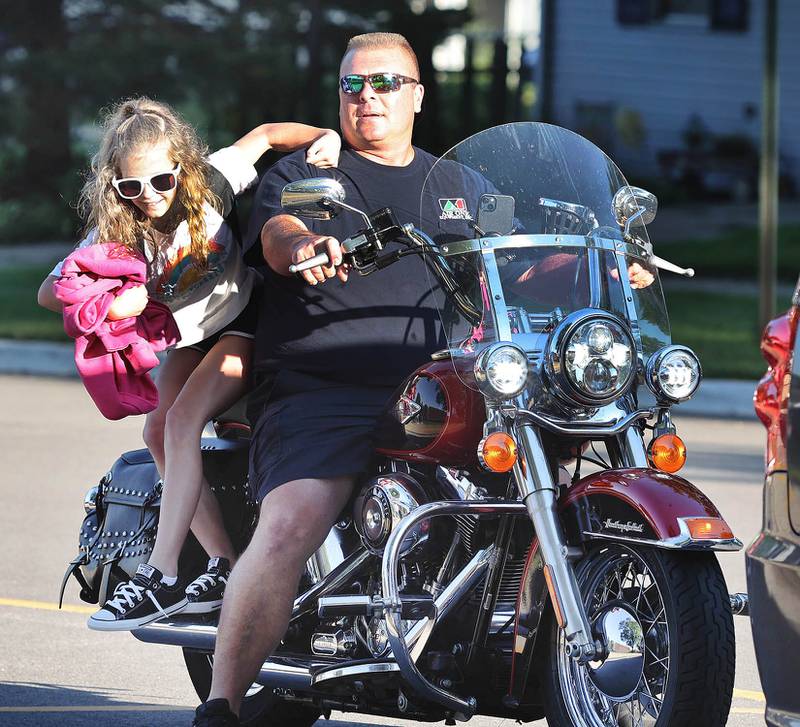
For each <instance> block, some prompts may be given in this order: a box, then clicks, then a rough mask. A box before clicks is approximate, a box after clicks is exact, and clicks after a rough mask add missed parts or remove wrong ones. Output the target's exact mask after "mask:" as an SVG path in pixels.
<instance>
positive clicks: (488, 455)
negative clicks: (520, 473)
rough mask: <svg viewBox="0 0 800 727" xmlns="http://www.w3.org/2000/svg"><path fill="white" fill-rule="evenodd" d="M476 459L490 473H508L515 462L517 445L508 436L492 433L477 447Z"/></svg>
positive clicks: (503, 433)
mask: <svg viewBox="0 0 800 727" xmlns="http://www.w3.org/2000/svg"><path fill="white" fill-rule="evenodd" d="M478 459H479V460H480V461H481V464H482V465H483V466H484V467H485V468H486V469H487V470H489V471H490V472H508V471H509V470H510V469H511V468H512V467H513V466H514V463H515V462H516V461H517V443H516V442H515V441H514V440H513V438H512V437H511V435H510V434H506V433H505V432H492V433H491V434H490V435H489V436H488V437H484V438H483V439H482V440H481V443H480V444H479V445H478Z"/></svg>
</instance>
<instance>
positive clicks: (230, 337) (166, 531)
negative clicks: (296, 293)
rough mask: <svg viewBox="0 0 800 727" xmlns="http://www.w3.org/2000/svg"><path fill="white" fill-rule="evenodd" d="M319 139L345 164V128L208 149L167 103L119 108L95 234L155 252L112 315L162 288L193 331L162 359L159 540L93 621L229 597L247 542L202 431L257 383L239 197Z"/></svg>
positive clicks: (112, 119) (327, 156)
mask: <svg viewBox="0 0 800 727" xmlns="http://www.w3.org/2000/svg"><path fill="white" fill-rule="evenodd" d="M305 146H307V147H308V152H307V155H306V158H307V160H308V161H309V162H310V163H312V164H316V165H318V166H335V165H336V163H337V161H338V155H339V148H340V140H339V136H338V135H337V134H336V132H334V131H331V130H323V129H317V128H315V127H311V126H306V125H304V124H295V123H274V124H263V125H261V126H259V127H257V128H256V129H254V130H253V131H251V132H249V133H248V134H246V135H245V136H243V137H242V138H241V139H239V140H238V141H237V142H235V143H234V144H233V145H232V146H229V147H227V148H224V149H221V150H220V151H218V152H216V153H214V154H212V155H210V156H207V154H206V149H205V148H204V146H203V145H202V144H201V142H200V140H199V139H198V137H197V135H196V133H195V131H194V130H193V129H192V127H191V126H190V125H189V124H188V123H186V122H185V121H184V120H183V119H182V118H181V117H180V116H179V115H178V114H177V113H176V112H175V111H174V110H172V109H171V108H170V107H169V106H167V105H166V104H163V103H159V102H155V101H152V100H149V99H146V98H138V99H132V100H127V101H124V102H122V103H120V104H118V105H117V106H116V107H115V108H114V109H113V110H112V111H111V113H110V114H109V116H108V118H107V121H106V124H105V133H104V135H103V139H102V142H101V144H100V149H99V151H98V153H97V155H96V156H95V157H94V159H93V162H92V169H91V174H90V176H89V178H88V181H87V182H86V184H85V186H84V189H83V192H82V195H81V202H82V208H83V211H84V214H85V217H86V237H85V239H84V240H83V242H82V243H81V245H82V246H86V245H90V244H92V243H95V242H107V241H117V242H120V243H122V244H123V245H124V246H125V247H126V248H128V249H129V250H131V251H132V252H134V253H139V254H143V255H144V256H145V258H146V260H147V261H148V282H147V285H146V286H139V287H137V288H131V289H130V290H127V291H125V292H124V293H122V294H120V295H118V296H117V298H116V300H115V302H114V303H113V305H112V306H111V309H110V311H109V313H108V318H109V319H111V320H118V319H122V318H126V317H129V316H137V315H139V314H140V313H141V312H142V310H143V309H144V307H145V306H146V304H147V301H148V299H149V298H153V299H155V300H158V301H161V302H162V303H165V304H166V305H168V306H169V308H170V310H171V311H172V313H173V316H174V318H175V321H176V323H177V325H178V328H179V330H180V334H181V341H180V343H179V344H178V347H177V348H176V349H174V350H172V351H171V352H170V353H169V355H168V356H167V357H166V360H165V361H164V362H163V363H162V364H161V365H160V366H159V371H158V377H157V386H158V393H159V404H158V407H157V408H156V409H155V410H154V411H152V412H150V413H149V414H148V415H147V418H146V420H145V426H144V434H143V436H144V441H145V443H146V444H147V446H148V448H149V449H150V452H151V453H152V455H153V459H154V460H155V462H156V465H157V466H158V470H159V472H160V474H161V476H162V479H163V483H164V489H163V494H162V500H161V511H160V524H159V528H158V535H157V537H156V541H155V545H154V548H153V552H152V554H151V556H150V559H149V563H147V564H142V565H140V566H139V569H138V570H137V573H136V575H135V577H134V578H133V579H132V580H131V581H128V582H125V583H121V584H120V585H119V586H118V587H117V588H116V590H115V591H114V594H113V596H112V597H111V598H110V599H109V600H108V601H107V602H106V603H105V604H104V606H103V607H102V608H101V609H100V610H98V611H97V612H96V613H95V614H93V615H92V616H91V617H90V618H89V627H90V628H94V629H99V630H124V629H132V628H137V627H139V626H142V625H144V624H147V623H149V622H151V621H154V620H156V619H158V618H162V617H164V616H167V615H171V614H175V613H178V612H179V611H189V612H192V613H204V612H209V611H212V610H215V609H217V608H219V607H220V605H221V603H222V595H223V592H224V588H225V585H226V583H227V577H228V573H229V571H230V568H231V566H232V564H233V562H234V560H235V557H236V553H235V551H234V549H233V545H232V544H231V541H230V538H229V537H228V535H227V533H226V531H225V528H224V525H223V521H222V516H221V513H220V510H219V506H218V504H217V500H216V498H215V496H214V495H213V493H212V492H211V490H210V487H209V486H208V484H207V483H206V482H205V480H204V477H203V471H202V461H201V456H200V448H199V442H200V437H201V433H202V430H203V427H204V426H205V424H206V422H208V420H209V419H211V418H212V417H213V416H214V415H216V414H218V413H219V412H221V411H224V410H225V409H227V408H228V407H229V406H231V405H232V404H233V403H234V402H235V401H237V400H238V399H239V398H240V397H241V396H242V395H243V394H244V393H245V391H246V387H247V384H246V382H247V378H248V370H249V366H250V359H251V353H252V338H253V332H254V330H255V317H256V302H255V292H254V291H255V290H256V289H257V285H256V282H257V279H258V276H257V274H256V273H255V271H254V270H252V269H250V268H248V267H247V266H246V265H244V263H243V261H242V256H241V249H240V244H239V241H238V234H237V228H236V221H235V211H234V214H233V215H231V216H230V222H229V221H228V219H226V218H228V217H229V215H230V213H231V211H232V208H233V202H234V197H235V196H236V195H238V194H240V193H241V192H243V191H244V190H246V189H247V188H248V187H250V186H251V185H252V184H253V183H254V182H255V181H256V180H257V173H256V171H255V169H254V167H253V164H254V162H255V161H256V160H257V159H258V158H259V157H261V155H262V154H263V153H264V152H266V151H267V150H268V149H270V148H272V149H276V150H278V151H292V150H295V149H298V148H301V147H305ZM60 272H61V265H60V264H59V265H58V266H56V268H55V269H54V270H53V271H52V273H51V274H50V275H49V276H48V277H47V278H46V279H45V281H44V282H43V283H42V285H41V287H40V289H39V303H40V304H41V305H43V306H45V307H47V308H50V309H52V310H55V311H61V303H60V302H59V301H58V299H57V298H56V297H55V295H54V293H53V283H54V282H55V281H56V280H58V277H59V275H60ZM190 527H191V530H192V532H193V533H194V534H195V536H196V537H197V539H198V541H199V542H200V544H201V545H202V546H203V548H204V549H205V551H206V553H207V554H208V555H209V556H210V557H211V559H210V560H209V563H208V568H207V571H206V572H205V573H203V574H200V575H199V576H198V577H197V578H195V579H194V580H193V581H192V582H191V583H190V584H189V585H188V587H186V588H183V587H181V586H180V585H179V584H178V579H177V576H178V572H177V570H178V556H179V553H180V550H181V548H182V546H183V543H184V540H185V538H186V536H187V534H188V531H189V529H190Z"/></svg>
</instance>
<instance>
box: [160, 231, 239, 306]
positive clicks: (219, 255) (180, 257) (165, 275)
mask: <svg viewBox="0 0 800 727" xmlns="http://www.w3.org/2000/svg"><path fill="white" fill-rule="evenodd" d="M208 250H209V253H208V258H207V260H208V263H207V267H206V268H205V269H202V268H198V267H197V266H196V265H195V259H194V257H193V256H192V254H191V248H190V247H189V246H188V245H185V246H182V247H179V248H178V249H177V250H176V251H175V252H174V253H173V254H172V255H171V256H170V257H169V258H168V260H167V262H166V264H165V266H164V270H163V271H162V272H161V274H160V275H159V276H158V278H157V279H156V281H155V286H154V291H155V295H156V296H158V297H159V298H161V299H162V300H170V301H175V300H179V299H180V298H183V297H185V296H187V295H189V294H190V293H191V292H192V291H193V290H195V289H197V287H198V286H199V285H202V284H203V283H204V282H205V281H207V280H210V279H214V278H216V277H218V276H219V275H220V273H221V271H222V269H223V266H224V263H225V258H226V257H227V253H228V248H227V247H225V246H224V245H219V244H218V243H217V242H216V241H215V240H214V239H213V238H211V239H210V240H209V241H208Z"/></svg>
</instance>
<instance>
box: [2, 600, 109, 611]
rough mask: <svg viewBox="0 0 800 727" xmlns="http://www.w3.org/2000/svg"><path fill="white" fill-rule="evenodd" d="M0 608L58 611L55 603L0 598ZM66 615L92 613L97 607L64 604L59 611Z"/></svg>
mask: <svg viewBox="0 0 800 727" xmlns="http://www.w3.org/2000/svg"><path fill="white" fill-rule="evenodd" d="M0 606H12V607H14V608H35V609H38V610H40V611H58V610H59V608H58V604H57V603H47V602H45V601H27V600H25V599H23V598H0ZM60 610H62V611H66V612H67V613H94V612H95V611H96V610H97V606H94V607H92V606H73V605H72V604H69V603H65V604H64V605H63V606H62V607H61V609H60Z"/></svg>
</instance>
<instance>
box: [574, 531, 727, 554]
mask: <svg viewBox="0 0 800 727" xmlns="http://www.w3.org/2000/svg"><path fill="white" fill-rule="evenodd" d="M583 534H584V535H585V536H586V537H588V538H590V539H592V540H611V541H614V542H624V543H632V544H634V545H646V546H648V547H650V548H661V549H663V550H715V551H721V552H735V551H737V550H741V549H742V541H741V540H739V538H731V539H729V540H719V539H715V540H712V539H708V540H693V539H692V538H690V537H687V538H684V537H683V536H682V535H676V536H675V537H674V538H666V539H662V540H648V539H646V538H632V537H630V536H629V535H612V534H611V533H593V532H591V531H590V530H584V531H583Z"/></svg>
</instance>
